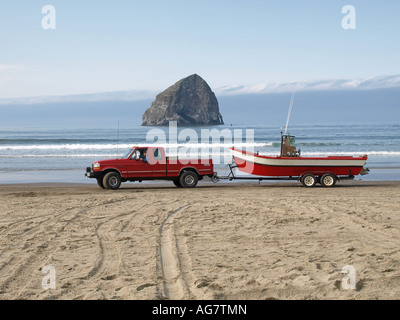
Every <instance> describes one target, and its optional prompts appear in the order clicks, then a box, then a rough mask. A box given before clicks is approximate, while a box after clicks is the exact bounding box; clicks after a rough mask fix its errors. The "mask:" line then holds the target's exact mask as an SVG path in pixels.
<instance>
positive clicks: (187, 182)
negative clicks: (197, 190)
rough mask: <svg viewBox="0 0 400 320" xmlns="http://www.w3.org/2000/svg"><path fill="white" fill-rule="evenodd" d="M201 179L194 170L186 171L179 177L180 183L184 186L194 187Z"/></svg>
mask: <svg viewBox="0 0 400 320" xmlns="http://www.w3.org/2000/svg"><path fill="white" fill-rule="evenodd" d="M198 181H199V177H198V176H197V174H196V173H195V172H193V171H185V172H183V173H182V174H181V176H180V177H179V183H180V185H181V186H182V187H184V188H194V187H195V186H196V185H197V182H198Z"/></svg>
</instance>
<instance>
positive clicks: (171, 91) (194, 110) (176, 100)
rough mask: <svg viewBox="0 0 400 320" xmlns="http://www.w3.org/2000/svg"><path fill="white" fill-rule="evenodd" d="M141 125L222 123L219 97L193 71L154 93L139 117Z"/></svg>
mask: <svg viewBox="0 0 400 320" xmlns="http://www.w3.org/2000/svg"><path fill="white" fill-rule="evenodd" d="M142 120H143V122H142V126H168V124H169V121H177V122H178V126H191V125H220V124H224V122H223V120H222V116H221V114H220V112H219V106H218V100H217V98H216V96H215V94H214V92H212V90H211V88H210V87H209V85H208V84H207V82H205V81H204V80H203V79H202V78H201V77H200V76H198V75H197V74H193V75H191V76H189V77H187V78H184V79H182V80H180V81H178V82H177V83H175V84H174V85H173V86H171V87H169V88H168V89H166V90H165V91H163V92H161V93H160V94H158V95H157V97H156V100H155V101H154V102H153V103H152V104H151V107H150V108H148V109H147V110H146V112H145V113H144V114H143V117H142Z"/></svg>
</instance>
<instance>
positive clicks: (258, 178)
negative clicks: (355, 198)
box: [211, 164, 369, 187]
mask: <svg viewBox="0 0 400 320" xmlns="http://www.w3.org/2000/svg"><path fill="white" fill-rule="evenodd" d="M228 167H229V174H228V175H227V176H218V173H217V172H214V175H213V176H212V177H211V181H213V182H214V183H217V182H218V181H220V180H229V181H233V180H253V181H254V180H256V181H258V182H259V183H260V182H261V181H263V180H269V181H279V180H280V181H288V180H292V181H300V182H302V183H303V185H304V186H306V187H313V186H315V184H316V183H313V184H311V185H309V184H307V181H305V177H306V176H307V175H308V174H309V173H307V172H304V173H303V174H302V175H300V176H296V177H293V176H289V177H263V176H255V177H251V176H250V177H244V176H236V175H235V173H234V172H233V169H235V168H238V166H237V165H236V164H228ZM365 170H366V171H369V169H365ZM314 174H315V172H314ZM324 174H329V173H328V172H320V173H319V175H320V176H322V175H324ZM332 175H333V176H334V182H333V183H332V185H325V186H333V185H335V184H336V181H341V180H354V178H355V176H354V175H352V174H351V170H349V175H348V176H340V177H339V176H336V175H334V174H332ZM316 182H318V183H321V182H320V181H319V179H317V181H316Z"/></svg>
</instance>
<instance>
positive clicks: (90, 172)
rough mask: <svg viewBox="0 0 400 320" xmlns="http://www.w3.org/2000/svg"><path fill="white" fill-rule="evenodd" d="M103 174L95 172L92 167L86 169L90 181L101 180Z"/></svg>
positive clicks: (86, 175)
mask: <svg viewBox="0 0 400 320" xmlns="http://www.w3.org/2000/svg"><path fill="white" fill-rule="evenodd" d="M102 175H103V173H102V172H101V171H93V170H92V168H91V167H87V168H86V172H85V177H88V178H90V179H97V178H101V177H102Z"/></svg>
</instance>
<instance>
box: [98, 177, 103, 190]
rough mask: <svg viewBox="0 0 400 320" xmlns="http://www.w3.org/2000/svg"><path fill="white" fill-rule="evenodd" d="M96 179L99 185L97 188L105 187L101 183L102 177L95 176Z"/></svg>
mask: <svg viewBox="0 0 400 320" xmlns="http://www.w3.org/2000/svg"><path fill="white" fill-rule="evenodd" d="M96 180H97V185H98V186H99V188H101V189H105V187H104V184H103V179H102V178H97V179H96Z"/></svg>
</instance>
